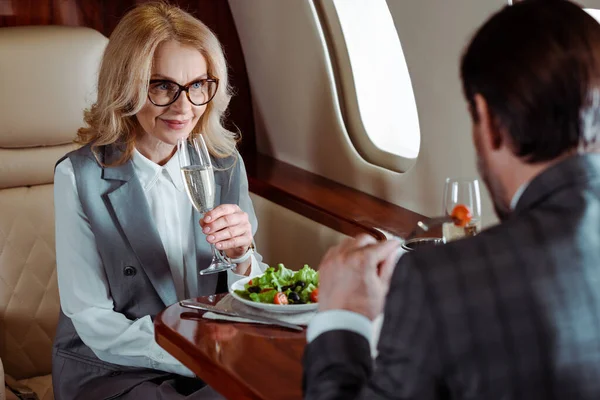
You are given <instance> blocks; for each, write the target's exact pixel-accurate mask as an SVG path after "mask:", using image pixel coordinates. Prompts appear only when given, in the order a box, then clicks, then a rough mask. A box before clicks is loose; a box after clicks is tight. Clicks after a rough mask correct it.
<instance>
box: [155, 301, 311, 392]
mask: <svg viewBox="0 0 600 400" xmlns="http://www.w3.org/2000/svg"><path fill="white" fill-rule="evenodd" d="M224 296H225V294H219V295H213V296H206V297H200V298H198V299H197V300H198V301H200V302H202V303H206V304H213V305H214V304H216V303H217V302H218V301H219V300H220V299H221V298H223V297H224ZM202 314H203V312H201V311H195V310H190V309H188V308H183V307H181V306H179V304H177V303H176V304H173V305H172V306H170V307H168V308H167V309H165V310H164V311H162V312H161V313H160V314H158V315H157V317H156V319H155V320H154V326H155V334H156V341H157V343H158V344H159V345H160V346H161V347H163V348H164V349H165V350H167V351H168V352H169V353H170V354H172V355H173V357H175V358H177V359H178V360H179V361H181V362H182V363H183V364H184V365H185V366H186V367H188V368H189V369H191V370H192V371H193V372H194V373H195V374H196V375H197V376H198V377H199V378H201V379H202V380H204V381H205V382H206V383H208V384H209V385H210V386H212V387H213V388H214V389H215V390H217V391H218V392H219V393H221V394H222V395H223V396H225V397H227V398H228V399H240V400H241V399H265V400H266V399H277V400H293V399H301V398H302V354H303V352H304V346H305V345H306V332H305V331H304V332H295V331H290V330H286V329H285V328H278V327H274V326H266V325H260V324H246V323H236V322H226V321H214V320H209V319H204V318H202Z"/></svg>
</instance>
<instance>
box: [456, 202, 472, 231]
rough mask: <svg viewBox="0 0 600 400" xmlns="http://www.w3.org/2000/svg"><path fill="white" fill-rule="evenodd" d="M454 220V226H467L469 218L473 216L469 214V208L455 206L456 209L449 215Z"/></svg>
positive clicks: (459, 205) (460, 205)
mask: <svg viewBox="0 0 600 400" xmlns="http://www.w3.org/2000/svg"><path fill="white" fill-rule="evenodd" d="M451 216H452V218H453V219H454V224H455V225H456V226H463V227H464V226H467V224H468V223H469V222H471V218H473V214H471V210H469V207H467V206H465V205H463V204H457V205H456V207H454V209H453V210H452V214H451Z"/></svg>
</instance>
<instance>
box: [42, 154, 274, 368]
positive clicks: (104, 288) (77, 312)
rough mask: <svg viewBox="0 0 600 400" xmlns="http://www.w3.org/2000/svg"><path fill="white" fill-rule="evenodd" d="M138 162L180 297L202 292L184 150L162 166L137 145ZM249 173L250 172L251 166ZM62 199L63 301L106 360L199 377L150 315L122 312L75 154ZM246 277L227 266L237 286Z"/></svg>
mask: <svg viewBox="0 0 600 400" xmlns="http://www.w3.org/2000/svg"><path fill="white" fill-rule="evenodd" d="M132 161H133V167H134V170H135V173H136V175H137V177H138V179H139V180H140V182H141V184H142V188H143V190H144V194H145V196H146V199H147V201H148V205H149V207H150V213H151V215H152V218H153V219H154V223H155V225H156V228H157V230H158V233H159V235H160V238H161V240H162V242H163V246H164V249H165V253H166V255H167V259H168V261H169V268H170V270H171V274H172V276H173V281H174V283H175V290H176V292H177V298H178V299H180V300H181V299H185V298H190V297H194V296H195V295H196V293H197V290H198V287H197V283H198V281H197V278H196V277H197V266H196V262H195V260H196V256H195V254H196V253H195V243H194V225H193V224H197V223H199V221H194V220H193V218H192V205H191V203H190V201H189V200H188V198H187V195H186V193H185V188H184V186H183V180H182V177H181V174H180V171H179V165H178V160H177V154H175V155H174V156H173V157H172V158H171V159H170V160H169V161H168V162H167V163H166V164H165V165H164V166H160V165H158V164H156V163H154V162H152V161H151V160H149V159H147V158H146V157H144V156H143V155H142V154H141V153H139V152H138V151H137V150H135V151H134V154H133V160H132ZM241 175H242V178H245V176H246V175H245V171H244V170H242V171H241ZM241 185H242V187H241V188H240V192H241V193H244V192H247V191H248V181H247V179H241ZM54 204H55V221H56V222H55V226H56V227H55V229H56V264H57V275H58V286H59V291H60V304H61V307H62V310H63V312H64V313H65V315H66V316H67V317H69V318H70V319H71V320H72V322H73V325H74V327H75V329H76V330H77V333H78V334H79V336H80V337H81V340H82V341H83V342H84V343H85V344H86V345H87V346H89V347H90V348H91V349H92V351H93V352H94V353H95V354H96V356H98V358H100V359H101V360H103V361H106V362H110V363H113V364H119V365H126V366H134V367H144V368H152V369H157V370H162V371H167V372H172V373H176V374H180V375H186V376H194V374H193V373H192V372H191V371H190V370H189V369H187V368H186V367H185V366H183V365H182V364H181V363H180V362H179V361H177V360H176V359H175V358H174V357H172V356H171V355H170V354H169V353H167V352H166V351H165V350H163V349H162V348H161V347H160V346H158V344H157V343H156V342H155V340H154V324H153V322H152V319H151V318H150V316H149V315H146V316H144V317H142V318H140V319H137V320H135V321H132V320H129V319H127V318H126V317H125V316H124V315H123V314H121V313H118V312H116V311H114V309H113V308H114V305H113V300H112V298H111V297H110V293H109V289H108V287H109V286H108V282H107V280H106V277H105V275H104V267H103V264H102V260H101V259H100V254H99V253H98V250H97V247H96V241H95V238H94V234H93V232H92V229H91V227H90V224H89V221H88V219H87V217H86V215H85V214H84V212H83V209H82V207H81V202H80V201H79V195H78V192H77V185H76V183H75V174H74V171H73V165H72V163H71V161H70V160H69V159H68V158H67V159H65V160H63V161H62V162H61V163H60V164H59V165H58V166H57V167H56V171H55V174H54ZM240 206H242V205H241V204H240ZM250 206H251V204H250ZM242 208H244V207H242ZM266 267H267V266H266V265H265V264H263V263H260V262H258V260H257V259H256V258H255V257H254V256H252V266H251V271H250V275H251V276H256V275H260V274H262V273H263V272H264V270H265V269H266ZM242 277H243V276H241V275H237V274H235V273H233V272H232V271H227V278H228V279H227V280H228V283H229V284H230V285H231V283H232V282H234V281H236V280H238V279H241V278H242Z"/></svg>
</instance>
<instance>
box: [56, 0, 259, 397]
mask: <svg viewBox="0 0 600 400" xmlns="http://www.w3.org/2000/svg"><path fill="white" fill-rule="evenodd" d="M230 97H231V94H230V90H229V86H228V83H227V67H226V63H225V58H224V55H223V51H222V49H221V46H220V44H219V42H218V40H217V38H216V37H215V35H214V34H213V33H212V32H211V31H210V30H209V29H208V28H207V27H206V26H205V25H204V24H203V23H201V22H200V21H198V20H197V19H195V18H193V17H192V16H191V15H189V14H187V13H186V12H184V11H182V10H181V9H179V8H177V7H174V6H170V5H167V4H164V3H153V4H144V5H141V6H138V7H137V8H135V9H134V10H132V11H130V12H129V13H128V14H127V15H126V16H125V17H124V18H123V19H122V20H121V21H120V23H119V25H118V26H117V27H116V29H115V31H114V32H113V34H112V35H111V37H110V41H109V44H108V47H107V48H106V51H105V54H104V58H103V60H102V65H101V68H100V73H99V79H98V98H97V102H96V103H95V104H94V105H93V106H92V107H91V109H89V110H87V111H86V113H85V121H86V123H87V126H86V127H84V128H81V129H80V130H79V132H78V141H79V143H80V144H81V145H82V147H81V148H80V149H78V150H76V151H74V152H72V153H70V154H68V155H67V156H66V157H65V158H64V159H62V160H60V161H59V162H58V163H57V166H56V170H55V194H54V196H55V204H56V206H55V212H56V259H57V271H58V284H59V289H60V300H61V309H62V312H61V316H60V321H59V325H58V329H57V333H56V338H55V343H54V354H53V383H54V393H55V398H56V399H57V400H70V399H76V398H84V399H90V400H92V399H106V398H111V399H113V398H119V399H137V398H140V399H180V398H184V397H185V398H188V399H205V398H219V397H218V395H217V394H216V393H215V392H214V391H212V389H210V388H208V387H205V384H204V383H203V382H202V381H200V380H199V379H196V378H195V377H194V374H193V373H191V371H189V370H188V369H187V368H185V367H184V366H183V365H182V364H180V363H179V362H178V361H177V360H175V359H174V358H173V357H171V356H170V355H169V354H168V353H166V352H165V351H164V350H163V349H162V348H160V347H159V346H158V345H157V344H156V342H155V341H154V326H153V321H152V320H153V318H154V316H155V315H156V314H157V313H158V312H160V311H161V310H163V309H164V308H165V307H166V306H169V305H170V304H173V303H174V302H176V301H177V300H179V299H184V298H189V297H195V296H198V295H207V294H213V293H216V292H217V291H224V290H226V288H227V286H226V285H227V283H228V281H229V283H231V282H232V281H234V280H235V279H239V278H240V277H241V276H240V275H257V274H260V273H262V272H263V270H264V264H261V262H260V260H261V259H260V256H259V255H258V254H256V253H254V252H253V246H252V242H253V234H254V232H255V231H256V227H257V222H256V218H255V215H254V211H253V208H252V203H251V201H250V198H249V195H248V182H247V178H246V172H245V169H244V164H243V161H242V160H241V158H240V157H239V155H238V153H237V151H236V135H235V134H234V133H232V132H229V131H227V130H226V129H225V128H224V127H223V126H222V125H221V121H222V117H223V114H224V112H225V110H226V108H227V106H228V103H229V100H230ZM196 135H203V137H204V138H205V140H206V142H207V146H208V148H209V151H210V153H211V157H212V159H213V163H214V164H215V165H216V168H215V171H216V172H215V180H216V183H217V193H216V197H217V199H219V200H218V201H217V203H216V204H218V205H217V206H216V207H215V208H214V209H213V210H212V211H210V212H208V213H206V214H205V215H204V216H201V215H200V214H198V213H197V212H196V211H194V210H193V208H192V206H191V203H190V202H189V200H188V199H187V196H186V193H185V190H184V186H183V181H182V178H181V175H180V169H179V165H178V160H177V155H176V152H177V146H176V145H177V140H178V139H180V138H189V137H190V136H192V137H193V136H196ZM201 217H202V219H201ZM210 244H215V245H216V247H217V248H218V249H220V250H222V251H223V252H224V253H225V255H226V256H228V257H229V258H230V259H231V260H232V262H234V263H235V264H236V268H235V270H230V271H227V272H222V273H219V274H211V275H203V276H201V277H199V276H198V273H197V271H198V269H204V268H205V267H207V266H208V265H209V263H210V261H211V249H210ZM215 396H216V397H215Z"/></svg>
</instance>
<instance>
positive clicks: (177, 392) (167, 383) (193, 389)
mask: <svg viewBox="0 0 600 400" xmlns="http://www.w3.org/2000/svg"><path fill="white" fill-rule="evenodd" d="M119 399H122V400H184V399H185V400H222V399H225V397H223V396H222V395H220V394H219V393H217V392H216V391H215V390H214V389H213V388H211V387H210V386H207V385H206V384H205V383H204V382H202V381H201V380H199V379H193V378H186V377H182V376H177V377H173V378H170V379H166V380H159V381H147V382H143V383H141V384H139V385H137V386H136V387H134V388H133V389H131V390H130V391H129V392H127V393H125V394H124V395H123V396H121V397H119Z"/></svg>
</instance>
